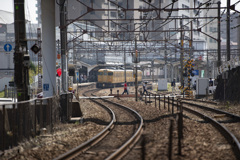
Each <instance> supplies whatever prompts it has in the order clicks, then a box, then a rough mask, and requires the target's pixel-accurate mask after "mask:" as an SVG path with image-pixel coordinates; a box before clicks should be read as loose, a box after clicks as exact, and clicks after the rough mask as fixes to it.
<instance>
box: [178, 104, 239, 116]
mask: <svg viewBox="0 0 240 160" xmlns="http://www.w3.org/2000/svg"><path fill="white" fill-rule="evenodd" d="M182 103H184V104H188V105H194V106H196V107H199V108H201V109H205V110H208V111H212V112H216V113H218V114H225V115H226V116H228V117H230V118H233V119H235V120H240V116H238V115H235V114H232V113H229V112H225V111H222V110H219V109H216V108H210V107H206V106H202V105H199V104H194V103H189V102H182Z"/></svg>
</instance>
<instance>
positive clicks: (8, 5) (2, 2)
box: [0, 0, 240, 23]
mask: <svg viewBox="0 0 240 160" xmlns="http://www.w3.org/2000/svg"><path fill="white" fill-rule="evenodd" d="M13 1H14V0H0V10H4V11H9V12H13ZM36 1H37V0H25V4H26V5H25V12H26V19H29V20H31V22H32V23H37V21H36V16H37V14H36V6H35V5H36V3H37V2H36ZM237 1H238V0H231V4H234V3H236V2H237ZM226 2H227V0H221V4H222V5H221V6H222V7H225V6H226ZM235 9H236V10H238V11H240V3H239V4H238V5H237V6H236V7H235ZM29 13H30V14H29Z"/></svg>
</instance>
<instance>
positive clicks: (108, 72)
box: [96, 69, 142, 88]
mask: <svg viewBox="0 0 240 160" xmlns="http://www.w3.org/2000/svg"><path fill="white" fill-rule="evenodd" d="M124 72H125V71H124V70H118V69H99V70H98V75H97V84H96V87H97V88H114V87H120V86H123V84H124V82H125V74H124ZM126 81H127V84H128V85H133V84H134V83H135V77H134V71H133V70H126ZM137 81H138V83H141V82H142V71H140V70H138V71H137Z"/></svg>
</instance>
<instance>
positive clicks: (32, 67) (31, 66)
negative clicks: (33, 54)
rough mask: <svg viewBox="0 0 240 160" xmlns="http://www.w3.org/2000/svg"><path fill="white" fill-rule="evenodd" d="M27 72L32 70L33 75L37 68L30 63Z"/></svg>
mask: <svg viewBox="0 0 240 160" xmlns="http://www.w3.org/2000/svg"><path fill="white" fill-rule="evenodd" d="M29 70H32V71H33V72H34V73H35V74H36V72H37V66H35V65H34V64H33V63H32V62H31V63H30V67H29Z"/></svg>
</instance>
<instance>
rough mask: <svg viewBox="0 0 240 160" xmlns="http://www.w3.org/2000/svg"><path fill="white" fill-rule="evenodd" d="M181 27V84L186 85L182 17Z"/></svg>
mask: <svg viewBox="0 0 240 160" xmlns="http://www.w3.org/2000/svg"><path fill="white" fill-rule="evenodd" d="M180 25H181V26H180V27H181V32H180V34H181V55H180V64H181V70H180V71H181V81H180V82H181V86H182V87H184V81H183V31H182V30H183V24H182V19H180Z"/></svg>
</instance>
